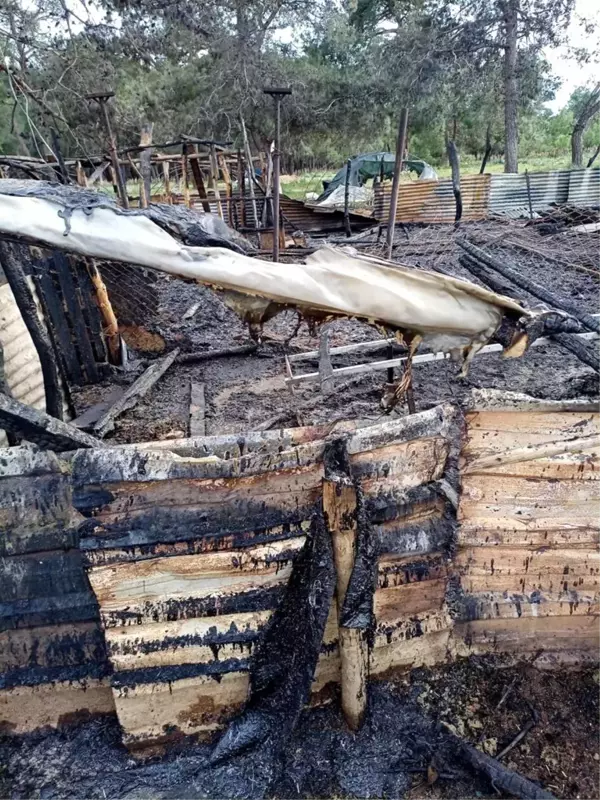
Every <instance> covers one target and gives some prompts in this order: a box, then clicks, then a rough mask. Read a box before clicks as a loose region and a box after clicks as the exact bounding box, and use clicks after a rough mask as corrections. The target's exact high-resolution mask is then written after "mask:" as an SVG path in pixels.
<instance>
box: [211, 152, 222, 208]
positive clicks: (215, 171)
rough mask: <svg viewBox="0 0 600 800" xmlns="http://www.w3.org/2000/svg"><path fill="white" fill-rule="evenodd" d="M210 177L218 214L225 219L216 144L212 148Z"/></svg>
mask: <svg viewBox="0 0 600 800" xmlns="http://www.w3.org/2000/svg"><path fill="white" fill-rule="evenodd" d="M210 177H211V181H212V189H213V192H214V193H215V200H216V201H217V213H218V214H219V216H220V217H221V219H223V206H222V205H221V193H220V192H219V165H218V164H217V148H216V147H215V145H214V144H211V146H210Z"/></svg>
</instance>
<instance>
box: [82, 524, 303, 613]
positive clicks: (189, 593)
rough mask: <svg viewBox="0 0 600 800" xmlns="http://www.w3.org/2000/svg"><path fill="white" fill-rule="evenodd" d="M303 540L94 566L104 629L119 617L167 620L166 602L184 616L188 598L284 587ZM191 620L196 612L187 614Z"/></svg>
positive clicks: (92, 573) (91, 574)
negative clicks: (228, 550)
mask: <svg viewBox="0 0 600 800" xmlns="http://www.w3.org/2000/svg"><path fill="white" fill-rule="evenodd" d="M303 544H304V538H303V537H296V538H295V539H293V540H287V541H283V542H274V543H272V544H270V545H265V546H259V547H254V548H247V549H246V550H239V551H237V552H236V551H230V552H225V553H220V552H215V553H206V554H202V555H192V556H174V557H172V558H155V559H152V560H149V561H140V562H137V563H136V562H130V563H125V564H119V565H117V566H112V565H111V566H105V567H94V568H93V569H91V570H90V571H89V577H90V582H91V584H92V588H93V590H94V593H95V595H96V597H97V598H98V602H99V604H100V614H101V618H102V619H103V621H104V623H105V624H111V625H114V624H115V622H114V620H117V619H118V617H119V614H121V613H122V614H124V615H126V616H127V617H131V616H133V615H137V616H138V621H160V620H164V619H165V618H171V617H168V615H169V614H170V613H172V609H171V611H169V603H170V604H171V605H173V603H174V602H176V601H180V603H181V616H182V617H187V616H188V614H187V613H186V604H187V603H189V601H190V600H191V599H201V598H206V597H215V598H218V597H220V596H225V595H234V594H238V593H240V592H248V591H251V590H254V589H264V588H269V587H273V586H277V585H280V584H283V583H286V582H287V580H288V578H289V575H290V572H291V559H292V558H293V556H294V554H295V553H296V552H298V550H299V549H300V548H301V547H302V546H303ZM191 615H192V616H196V613H195V611H194V613H192V614H191Z"/></svg>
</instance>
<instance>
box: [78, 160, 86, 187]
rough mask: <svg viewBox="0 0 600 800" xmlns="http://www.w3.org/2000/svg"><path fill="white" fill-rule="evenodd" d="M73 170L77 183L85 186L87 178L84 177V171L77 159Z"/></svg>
mask: <svg viewBox="0 0 600 800" xmlns="http://www.w3.org/2000/svg"><path fill="white" fill-rule="evenodd" d="M75 172H76V174H77V183H78V184H79V185H80V186H83V187H85V188H87V185H88V183H87V178H86V177H85V172H84V171H83V167H82V166H81V161H78V162H77V163H76V164H75Z"/></svg>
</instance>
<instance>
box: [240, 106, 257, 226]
mask: <svg viewBox="0 0 600 800" xmlns="http://www.w3.org/2000/svg"><path fill="white" fill-rule="evenodd" d="M240 123H241V126H242V136H243V138H244V150H245V151H246V163H247V166H248V169H249V170H250V181H249V183H248V190H249V192H250V200H251V202H252V214H253V217H254V225H255V227H256V228H258V227H259V225H258V208H257V206H256V195H255V194H254V182H253V177H254V167H253V164H252V153H251V151H250V143H249V142H248V134H247V133H246V123H245V122H244V118H243V117H240Z"/></svg>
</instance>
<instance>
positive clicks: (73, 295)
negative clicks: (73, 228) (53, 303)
mask: <svg viewBox="0 0 600 800" xmlns="http://www.w3.org/2000/svg"><path fill="white" fill-rule="evenodd" d="M51 260H52V263H53V264H54V268H55V270H56V275H57V277H58V282H59V284H60V288H61V290H62V295H63V298H64V301H65V305H66V308H67V311H68V314H69V316H70V318H71V324H72V326H73V333H74V335H75V341H74V345H75V347H76V348H77V350H78V351H79V354H80V356H81V363H82V365H83V368H84V371H85V374H86V377H87V382H88V383H96V382H97V381H98V380H99V378H100V375H99V372H98V367H97V366H96V358H95V356H94V351H93V349H92V345H91V342H90V337H89V334H88V329H87V326H86V324H85V322H84V319H83V311H82V309H81V306H80V304H79V302H78V298H77V289H76V287H75V281H74V279H73V275H72V273H71V263H70V262H69V260H68V257H67V256H66V255H65V254H64V253H61V252H60V251H59V250H55V251H53V253H52V259H51ZM71 346H73V345H71Z"/></svg>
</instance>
